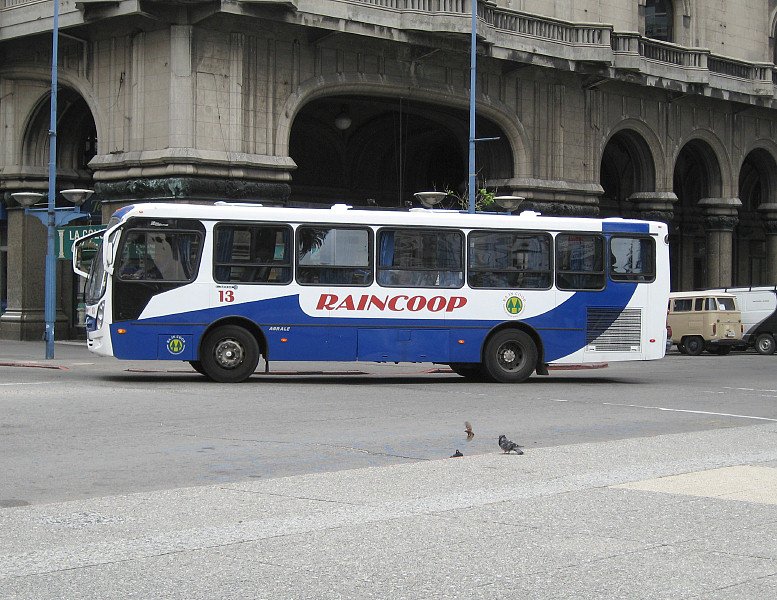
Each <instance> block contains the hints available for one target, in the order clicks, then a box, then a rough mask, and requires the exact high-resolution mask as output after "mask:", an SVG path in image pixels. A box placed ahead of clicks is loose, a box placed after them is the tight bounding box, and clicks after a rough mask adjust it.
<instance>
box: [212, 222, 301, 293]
mask: <svg viewBox="0 0 777 600" xmlns="http://www.w3.org/2000/svg"><path fill="white" fill-rule="evenodd" d="M215 238H216V247H215V250H214V259H213V263H214V270H213V277H214V279H215V280H216V281H218V282H223V283H228V282H245V283H288V282H289V281H291V229H290V228H289V227H285V226H279V225H258V224H256V225H253V224H227V225H218V226H217V227H216V229H215Z"/></svg>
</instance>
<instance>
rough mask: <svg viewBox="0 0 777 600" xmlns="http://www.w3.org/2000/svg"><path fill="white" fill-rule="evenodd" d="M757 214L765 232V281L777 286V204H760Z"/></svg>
mask: <svg viewBox="0 0 777 600" xmlns="http://www.w3.org/2000/svg"><path fill="white" fill-rule="evenodd" d="M758 212H760V213H761V214H762V215H763V224H764V229H765V230H766V277H767V279H766V281H767V282H768V283H769V284H770V285H775V284H777V204H775V203H768V204H761V206H759V207H758Z"/></svg>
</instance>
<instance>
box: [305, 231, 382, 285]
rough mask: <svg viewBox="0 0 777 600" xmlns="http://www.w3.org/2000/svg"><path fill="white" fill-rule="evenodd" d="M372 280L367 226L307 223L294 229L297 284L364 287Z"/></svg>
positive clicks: (370, 249)
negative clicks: (295, 234)
mask: <svg viewBox="0 0 777 600" xmlns="http://www.w3.org/2000/svg"><path fill="white" fill-rule="evenodd" d="M372 280H373V276H372V231H371V230H370V229H367V228H361V227H346V226H338V227H330V226H309V225H304V226H300V227H299V228H298V229H297V282H298V283H301V284H303V285H344V286H366V285H370V284H371V283H372Z"/></svg>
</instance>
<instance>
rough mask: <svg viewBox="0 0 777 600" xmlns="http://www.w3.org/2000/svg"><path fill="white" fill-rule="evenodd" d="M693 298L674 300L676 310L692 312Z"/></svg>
mask: <svg viewBox="0 0 777 600" xmlns="http://www.w3.org/2000/svg"><path fill="white" fill-rule="evenodd" d="M692 307H693V300H692V299H691V298H682V299H678V300H675V301H674V311H675V312H691V308H692Z"/></svg>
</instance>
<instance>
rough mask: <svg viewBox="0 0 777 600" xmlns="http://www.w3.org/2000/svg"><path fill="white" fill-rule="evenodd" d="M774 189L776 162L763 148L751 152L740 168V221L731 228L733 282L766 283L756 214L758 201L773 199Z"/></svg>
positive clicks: (763, 237) (763, 248)
mask: <svg viewBox="0 0 777 600" xmlns="http://www.w3.org/2000/svg"><path fill="white" fill-rule="evenodd" d="M775 192H777V162H775V160H774V157H773V156H772V155H771V154H770V153H769V152H768V151H767V150H764V149H763V148H757V149H755V150H753V151H752V152H750V153H749V154H748V155H747V156H746V157H745V160H744V161H743V162H742V167H741V169H740V170H739V199H740V200H741V201H742V206H741V208H740V209H739V222H738V224H737V226H736V227H735V228H734V240H733V249H734V257H733V259H734V260H733V267H734V269H733V273H732V280H733V282H734V284H735V285H762V284H765V283H769V282H768V281H767V279H768V274H767V273H768V272H767V251H766V231H765V229H764V225H763V220H762V217H761V215H760V214H759V213H758V207H759V206H760V205H761V204H765V203H768V202H774V200H772V199H773V198H774V197H775Z"/></svg>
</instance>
